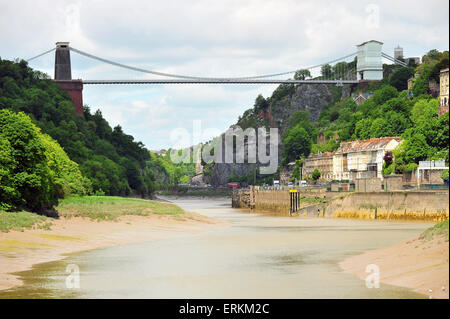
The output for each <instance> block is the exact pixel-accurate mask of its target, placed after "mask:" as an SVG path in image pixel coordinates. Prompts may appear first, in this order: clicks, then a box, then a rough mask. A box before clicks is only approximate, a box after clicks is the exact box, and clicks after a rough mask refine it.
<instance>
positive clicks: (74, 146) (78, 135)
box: [0, 59, 187, 209]
mask: <svg viewBox="0 0 450 319" xmlns="http://www.w3.org/2000/svg"><path fill="white" fill-rule="evenodd" d="M0 110H9V111H11V112H13V114H16V113H19V112H23V113H24V114H25V115H26V116H28V117H29V118H31V122H32V123H33V125H35V126H36V127H38V128H39V129H40V131H39V132H38V133H33V134H41V133H40V132H42V134H44V135H46V134H47V135H48V136H49V138H50V139H52V140H53V141H54V142H55V143H56V144H55V147H56V148H58V147H60V149H61V150H60V151H58V152H59V153H61V152H62V153H63V154H64V156H68V157H69V158H70V160H72V161H74V162H75V163H76V164H75V165H76V170H78V169H79V170H80V172H81V174H82V177H78V178H77V179H79V181H81V180H82V181H83V190H82V191H81V190H80V191H79V193H80V194H99V195H103V194H105V195H120V196H128V195H139V196H142V197H147V196H151V194H152V192H153V191H154V190H155V189H156V188H157V187H161V185H164V184H170V183H172V184H173V183H177V182H178V180H180V179H181V178H183V176H184V174H185V173H186V171H187V170H186V169H184V168H178V169H177V167H176V166H175V165H174V164H173V163H172V162H171V161H170V159H169V158H164V157H162V156H159V155H156V154H151V153H150V152H149V151H148V150H147V149H146V148H145V147H144V145H143V144H142V143H141V142H138V141H135V139H134V137H133V136H131V135H128V134H126V133H125V132H124V131H123V130H122V128H121V127H120V126H116V127H114V128H112V127H111V126H110V125H109V123H108V122H107V121H106V120H105V118H104V117H103V116H102V113H101V111H100V110H97V111H96V112H91V109H90V107H88V106H85V107H84V114H83V116H80V115H78V114H76V113H75V112H74V108H73V104H72V100H71V99H70V97H69V95H68V94H67V93H66V92H64V91H62V90H61V89H60V87H59V86H58V85H57V84H55V83H54V82H53V81H51V80H49V78H48V76H47V75H45V74H43V73H41V72H38V71H34V70H32V69H31V68H30V67H28V65H27V63H26V62H25V61H23V60H22V61H16V62H13V61H8V60H2V59H0ZM19 114H20V113H19ZM4 116H6V117H5V122H4V123H3V124H4V125H9V126H11V121H12V120H11V119H9V120H7V119H6V118H11V116H12V117H14V116H13V115H10V114H9V113H5V114H4ZM17 121H18V122H17V123H19V122H20V121H22V122H24V123H28V122H27V121H28V120H27V119H26V118H21V119H18V120H17ZM3 124H2V125H3ZM4 125H3V126H2V127H0V133H1V132H2V131H4V130H6V131H4V133H5V132H6V133H7V132H13V131H11V130H12V128H9V129H8V127H6V126H4ZM17 125H19V126H21V127H23V125H21V124H17ZM26 125H32V124H26ZM8 130H9V131H8ZM29 130H30V132H34V131H35V130H36V129H34V128H33V127H32V126H30V128H29ZM6 133H5V134H6ZM8 134H9V135H4V136H2V141H1V144H0V146H2V147H3V146H4V147H7V148H6V150H5V152H6V153H4V154H5V155H4V157H5V158H4V159H2V160H3V161H5V162H2V165H3V163H4V165H6V163H10V164H8V165H13V162H11V156H13V155H14V156H15V155H17V154H18V153H17V152H23V151H24V150H23V146H20V145H12V146H11V147H13V148H12V149H11V150H9V151H8V149H9V148H8V147H10V145H9V144H10V142H11V141H14V136H13V135H11V134H12V133H8ZM27 134H28V133H27ZM8 136H9V137H8ZM5 138H6V139H9V142H8V141H5V140H4V139H5ZM23 138H24V139H23V143H25V144H26V143H28V142H29V141H30V139H29V138H26V137H23ZM35 139H37V140H39V136H37V137H35ZM4 143H7V144H5V145H3V144H4ZM37 143H39V145H41V143H44V142H41V141H38V142H37ZM49 143H53V142H47V144H49ZM16 144H17V143H16ZM44 144H45V143H44ZM44 146H45V145H44ZM44 146H40V147H41V148H43V147H44ZM2 147H0V148H2ZM8 152H9V153H8ZM11 152H13V153H11ZM47 153H48V152H47ZM8 154H9V155H8ZM65 154H67V155H65ZM25 155H26V154H25ZM15 158H17V159H18V160H19V161H22V160H20V158H19V157H17V156H16V157H15ZM36 161H37V162H39V161H41V159H36ZM14 165H15V164H14ZM36 165H37V164H36ZM39 165H41V164H39ZM42 165H44V164H42ZM11 167H12V168H11V169H13V171H14V172H15V173H14V174H19V175H17V176H20V174H23V171H20V170H21V169H25V168H24V167H23V168H20V167H16V166H14V167H13V166H11ZM36 167H37V166H30V168H28V169H30V172H31V173H34V172H32V171H34V170H36ZM2 168H3V166H2ZM58 169H60V167H58ZM11 172H12V171H11ZM11 172H10V173H9V174H6V173H5V175H2V174H0V186H2V185H4V187H9V186H11V185H10V184H11V181H7V180H6V177H7V175H11ZM2 176H3V177H2ZM15 176H16V175H15ZM30 176H32V175H30ZM80 176H81V175H80ZM185 179H186V178H185ZM42 181H43V180H42ZM42 181H41V182H40V183H41V184H42ZM21 183H22V182H21ZM30 183H31V182H30ZM52 183H53V182H52ZM42 187H43V186H42ZM60 188H63V186H61V187H60ZM5 189H6V188H5ZM18 189H19V188H16V190H18ZM23 191H25V190H23ZM11 192H12V190H11ZM55 192H56V193H59V194H53V193H55ZM65 192H66V193H74V189H70V187H66V190H65ZM50 193H52V194H51V195H50ZM50 193H49V196H50V197H54V196H56V197H64V196H65V194H64V191H58V190H53V191H52V192H50ZM75 193H76V192H75ZM11 194H13V193H11ZM18 194H22V193H21V192H20V191H19V193H18ZM22 195H23V194H22ZM11 196H12V195H11ZM15 196H16V195H15ZM17 196H19V195H17ZM19 197H20V196H19ZM0 201H1V199H0ZM15 202H16V204H18V201H17V200H16V201H15ZM45 202H46V203H47V204H49V203H50V202H51V200H50V199H49V200H46V201H45ZM16 204H14V205H13V206H16V207H17V205H16ZM19 206H20V205H19ZM38 206H39V205H37V206H33V207H32V209H38ZM5 207H9V206H5Z"/></svg>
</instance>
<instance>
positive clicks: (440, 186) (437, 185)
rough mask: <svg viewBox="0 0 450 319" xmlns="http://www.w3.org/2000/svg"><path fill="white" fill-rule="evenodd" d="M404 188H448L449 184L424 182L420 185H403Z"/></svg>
mask: <svg viewBox="0 0 450 319" xmlns="http://www.w3.org/2000/svg"><path fill="white" fill-rule="evenodd" d="M402 189H405V190H407V189H409V190H434V189H448V185H447V184H422V185H419V186H410V185H402Z"/></svg>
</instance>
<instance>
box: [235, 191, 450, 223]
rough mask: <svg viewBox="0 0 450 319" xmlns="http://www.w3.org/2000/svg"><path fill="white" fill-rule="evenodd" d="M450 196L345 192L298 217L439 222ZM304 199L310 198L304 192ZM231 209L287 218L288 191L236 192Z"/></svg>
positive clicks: (307, 206) (303, 209)
mask: <svg viewBox="0 0 450 319" xmlns="http://www.w3.org/2000/svg"><path fill="white" fill-rule="evenodd" d="M315 194H316V196H315V198H326V195H325V193H323V195H322V196H323V197H320V195H319V194H320V193H315ZM317 195H319V196H317ZM448 195H449V193H448V190H443V191H381V192H366V193H358V192H356V193H342V194H340V195H337V196H336V195H335V196H334V197H333V198H329V199H328V200H326V202H325V203H320V204H312V205H311V204H308V203H305V204H302V205H301V206H300V211H299V214H300V215H304V216H310V217H319V216H320V217H344V218H365V219H390V220H421V221H424V220H426V221H440V220H444V219H448V217H449V198H448ZM252 196H253V197H252ZM302 196H308V195H307V193H303V194H302ZM252 198H253V199H252ZM232 206H233V207H235V208H251V209H255V210H256V211H258V210H261V211H270V212H272V213H278V214H279V213H282V214H284V215H286V216H288V215H289V192H288V190H277V191H274V190H263V191H257V190H255V191H253V193H252V191H251V190H248V189H241V190H235V191H234V192H233V199H232Z"/></svg>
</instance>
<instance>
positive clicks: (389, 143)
mask: <svg viewBox="0 0 450 319" xmlns="http://www.w3.org/2000/svg"><path fill="white" fill-rule="evenodd" d="M401 142H402V141H401V139H400V137H395V136H394V137H390V136H389V137H377V138H371V139H368V140H363V141H361V140H355V141H350V142H341V144H340V146H339V148H338V149H337V150H336V151H335V152H334V154H333V178H334V179H335V180H356V179H360V178H374V177H376V178H380V179H383V174H382V172H381V171H382V169H383V162H384V155H385V154H386V152H388V151H393V150H394V149H395V148H396V147H397V146H398V145H399V144H400V143H401Z"/></svg>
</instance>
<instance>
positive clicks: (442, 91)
mask: <svg viewBox="0 0 450 319" xmlns="http://www.w3.org/2000/svg"><path fill="white" fill-rule="evenodd" d="M447 112H448V68H447V69H442V70H441V73H440V75H439V116H441V115H442V114H444V113H447Z"/></svg>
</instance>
